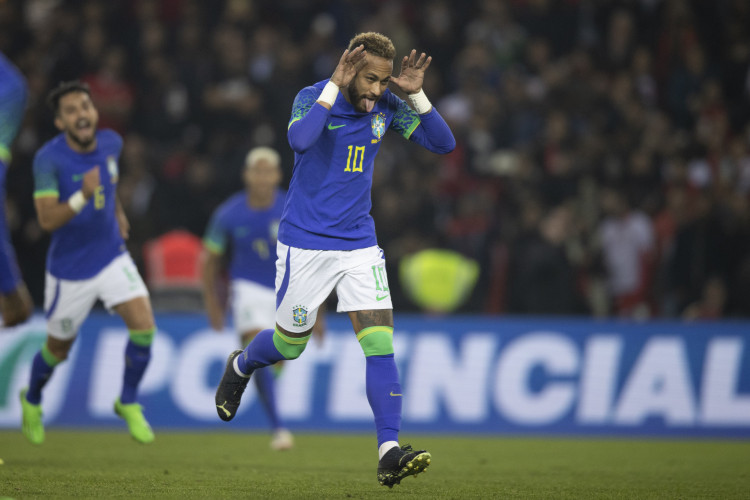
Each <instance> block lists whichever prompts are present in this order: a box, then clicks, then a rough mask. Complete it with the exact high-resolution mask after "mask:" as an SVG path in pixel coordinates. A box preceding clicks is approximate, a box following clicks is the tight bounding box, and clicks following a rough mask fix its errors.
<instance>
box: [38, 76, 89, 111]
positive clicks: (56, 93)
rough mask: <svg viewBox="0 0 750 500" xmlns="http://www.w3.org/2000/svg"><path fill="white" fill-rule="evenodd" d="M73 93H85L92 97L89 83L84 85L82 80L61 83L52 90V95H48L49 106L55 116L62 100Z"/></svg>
mask: <svg viewBox="0 0 750 500" xmlns="http://www.w3.org/2000/svg"><path fill="white" fill-rule="evenodd" d="M71 92H85V93H87V94H88V95H89V97H91V89H90V88H89V84H88V83H84V82H82V81H80V80H70V81H67V82H60V83H59V84H58V85H57V87H55V88H54V89H52V90H50V93H49V94H47V105H48V106H49V107H50V108H51V109H52V111H53V112H54V113H55V114H57V112H58V111H59V107H60V99H62V98H63V97H64V96H66V95H68V94H70V93H71Z"/></svg>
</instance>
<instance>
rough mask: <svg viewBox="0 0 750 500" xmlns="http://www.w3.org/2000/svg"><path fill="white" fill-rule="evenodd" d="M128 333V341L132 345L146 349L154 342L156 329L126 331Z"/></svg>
mask: <svg viewBox="0 0 750 500" xmlns="http://www.w3.org/2000/svg"><path fill="white" fill-rule="evenodd" d="M128 333H129V334H130V341H131V342H132V343H134V344H135V345H139V346H142V347H148V346H150V345H151V343H152V342H153V341H154V334H155V333H156V327H154V328H149V329H148V330H128Z"/></svg>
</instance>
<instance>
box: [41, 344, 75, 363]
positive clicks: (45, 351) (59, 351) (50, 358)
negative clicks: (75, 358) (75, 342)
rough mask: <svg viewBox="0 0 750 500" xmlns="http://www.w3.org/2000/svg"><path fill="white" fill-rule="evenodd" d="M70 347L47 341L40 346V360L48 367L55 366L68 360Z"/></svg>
mask: <svg viewBox="0 0 750 500" xmlns="http://www.w3.org/2000/svg"><path fill="white" fill-rule="evenodd" d="M70 345H71V344H67V343H58V342H56V341H50V340H49V339H47V342H45V344H44V345H43V346H42V358H43V359H44V361H45V363H47V364H48V365H49V366H56V365H58V364H60V363H62V362H63V361H65V360H66V359H68V352H69V351H70Z"/></svg>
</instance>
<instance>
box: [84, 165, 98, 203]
mask: <svg viewBox="0 0 750 500" xmlns="http://www.w3.org/2000/svg"><path fill="white" fill-rule="evenodd" d="M99 184H101V176H100V174H99V166H96V167H94V168H92V169H90V170H87V171H86V173H85V174H83V184H82V186H81V191H83V196H85V197H86V199H87V200H88V199H89V198H91V197H92V196H93V195H94V191H96V188H98V187H99Z"/></svg>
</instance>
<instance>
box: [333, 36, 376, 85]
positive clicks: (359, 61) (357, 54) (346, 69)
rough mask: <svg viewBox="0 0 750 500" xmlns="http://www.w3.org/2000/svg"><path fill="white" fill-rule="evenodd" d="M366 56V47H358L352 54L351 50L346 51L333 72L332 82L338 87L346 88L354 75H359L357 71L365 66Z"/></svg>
mask: <svg viewBox="0 0 750 500" xmlns="http://www.w3.org/2000/svg"><path fill="white" fill-rule="evenodd" d="M366 55H367V52H365V46H364V45H360V46H359V47H356V48H355V49H354V50H352V51H351V52H349V49H347V50H345V51H344V53H343V54H342V55H341V59H339V63H338V65H337V66H336V69H335V70H333V75H331V81H332V82H333V83H335V84H336V85H337V86H338V87H346V86H347V85H349V83H351V81H352V79H353V78H354V75H356V74H357V71H359V69H360V68H361V67H362V66H363V65H364V64H365V56H366Z"/></svg>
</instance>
